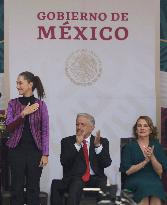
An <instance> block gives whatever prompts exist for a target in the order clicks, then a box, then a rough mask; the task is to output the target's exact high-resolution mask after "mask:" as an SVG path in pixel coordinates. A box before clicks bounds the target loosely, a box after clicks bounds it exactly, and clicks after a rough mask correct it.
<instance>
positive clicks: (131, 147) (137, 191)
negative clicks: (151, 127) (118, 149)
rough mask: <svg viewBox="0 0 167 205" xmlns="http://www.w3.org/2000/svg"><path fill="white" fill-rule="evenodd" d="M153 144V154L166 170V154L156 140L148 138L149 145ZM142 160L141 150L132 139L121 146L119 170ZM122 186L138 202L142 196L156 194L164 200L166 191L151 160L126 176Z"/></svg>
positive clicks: (124, 170)
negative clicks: (130, 192) (129, 191)
mask: <svg viewBox="0 0 167 205" xmlns="http://www.w3.org/2000/svg"><path fill="white" fill-rule="evenodd" d="M152 145H154V155H155V157H156V159H157V160H158V161H159V162H160V163H161V164H162V167H163V170H164V171H166V170H167V156H166V155H165V152H164V150H163V147H162V145H161V144H160V143H159V142H158V140H155V139H152V140H150V146H152ZM142 161H144V155H143V152H142V150H141V148H140V146H139V144H138V142H137V140H134V141H132V142H130V143H128V144H127V145H125V146H124V147H123V148H122V153H121V165H120V171H121V172H123V173H125V172H126V171H127V170H128V169H129V168H130V167H131V166H132V165H135V164H138V163H140V162H142ZM124 188H126V189H130V190H131V191H132V192H133V194H134V201H135V202H137V203H139V202H140V201H141V200H142V199H143V198H144V197H148V196H156V197H158V198H160V199H161V200H165V198H166V193H165V190H164V188H163V184H162V181H161V179H160V177H159V176H158V175H157V173H156V172H155V171H154V169H153V167H152V164H151V162H149V163H148V164H147V165H146V166H145V167H144V168H142V169H141V170H139V171H138V172H136V173H133V174H131V175H129V176H126V180H125V184H124Z"/></svg>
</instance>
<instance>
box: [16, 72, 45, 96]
mask: <svg viewBox="0 0 167 205" xmlns="http://www.w3.org/2000/svg"><path fill="white" fill-rule="evenodd" d="M19 76H23V77H24V79H25V80H27V81H28V82H29V83H30V82H32V83H33V86H32V91H34V90H35V88H36V89H37V94H38V97H39V98H40V99H41V98H44V97H45V91H44V88H43V85H42V82H41V79H40V78H39V77H38V76H35V75H34V74H33V73H31V72H29V71H24V72H22V73H20V74H19Z"/></svg>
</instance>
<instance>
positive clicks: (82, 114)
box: [77, 113, 95, 126]
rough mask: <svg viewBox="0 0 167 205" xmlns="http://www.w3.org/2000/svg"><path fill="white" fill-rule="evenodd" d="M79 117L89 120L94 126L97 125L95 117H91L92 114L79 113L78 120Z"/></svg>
mask: <svg viewBox="0 0 167 205" xmlns="http://www.w3.org/2000/svg"><path fill="white" fill-rule="evenodd" d="M79 117H85V118H87V119H88V120H89V121H90V123H91V124H92V125H93V126H94V125H95V119H94V117H93V116H92V115H90V114H88V113H78V114H77V119H78V118H79Z"/></svg>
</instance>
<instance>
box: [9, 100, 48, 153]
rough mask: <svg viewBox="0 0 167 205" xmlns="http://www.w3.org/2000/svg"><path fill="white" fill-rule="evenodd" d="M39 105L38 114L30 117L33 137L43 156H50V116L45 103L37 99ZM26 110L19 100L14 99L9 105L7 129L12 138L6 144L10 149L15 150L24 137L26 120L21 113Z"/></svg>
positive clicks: (35, 113)
mask: <svg viewBox="0 0 167 205" xmlns="http://www.w3.org/2000/svg"><path fill="white" fill-rule="evenodd" d="M35 102H37V103H39V108H38V110H37V111H36V112H34V113H32V114H30V115H29V123H30V129H31V133H32V136H33V138H34V141H35V143H36V145H37V147H38V149H39V150H41V151H42V154H43V155H49V115H48V110H47V107H46V104H45V102H44V101H42V100H39V99H37V98H36V99H35ZM24 108H25V105H22V104H21V103H20V102H19V99H18V98H15V99H12V100H10V101H9V103H8V109H7V118H6V127H7V130H8V131H9V134H10V138H9V139H8V141H7V142H6V145H7V146H8V147H9V148H15V147H16V146H17V145H18V143H19V141H20V139H21V136H22V131H23V127H24V118H22V117H21V115H20V113H21V112H22V110H23V109H24Z"/></svg>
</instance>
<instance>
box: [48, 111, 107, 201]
mask: <svg viewBox="0 0 167 205" xmlns="http://www.w3.org/2000/svg"><path fill="white" fill-rule="evenodd" d="M94 128H95V120H94V117H93V116H91V115H89V114H87V113H80V114H78V115H77V119H76V135H73V136H69V137H66V138H63V139H62V141H61V155H60V161H61V164H62V166H63V179H62V181H60V180H53V181H52V186H51V205H62V196H63V193H64V191H65V190H68V193H69V197H68V200H67V205H79V203H80V199H81V194H82V190H83V187H85V186H87V187H99V188H101V189H103V188H105V186H106V183H107V177H106V176H105V174H104V168H106V167H108V166H110V164H111V158H110V154H109V142H108V140H107V139H106V138H102V137H101V136H100V131H97V132H96V136H93V135H92V134H91V133H92V131H93V130H94Z"/></svg>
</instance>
